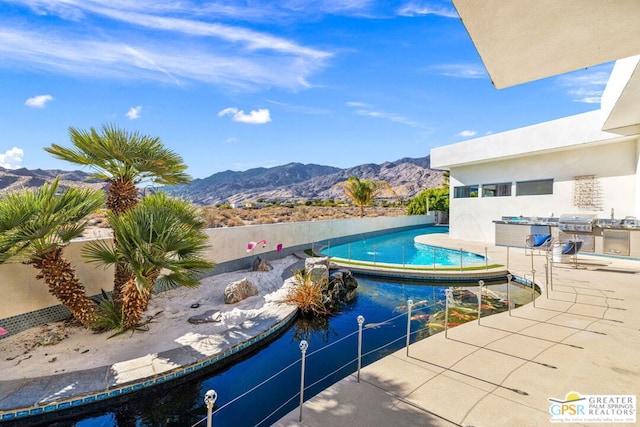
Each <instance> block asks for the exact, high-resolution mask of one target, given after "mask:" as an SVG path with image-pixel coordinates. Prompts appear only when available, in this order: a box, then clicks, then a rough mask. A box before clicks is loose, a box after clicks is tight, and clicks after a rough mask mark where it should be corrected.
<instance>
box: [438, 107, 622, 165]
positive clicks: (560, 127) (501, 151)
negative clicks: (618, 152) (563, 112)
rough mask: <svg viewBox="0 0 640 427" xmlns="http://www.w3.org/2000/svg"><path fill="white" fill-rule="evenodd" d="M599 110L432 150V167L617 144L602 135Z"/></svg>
mask: <svg viewBox="0 0 640 427" xmlns="http://www.w3.org/2000/svg"><path fill="white" fill-rule="evenodd" d="M602 120H603V117H602V114H601V112H600V111H599V110H596V111H590V112H588V113H583V114H577V115H575V116H570V117H565V118H562V119H558V120H552V121H548V122H545V123H539V124H536V125H532V126H526V127H522V128H519V129H515V130H511V131H507V132H501V133H496V134H492V135H487V136H484V137H482V138H476V139H472V140H469V141H464V142H459V143H457V144H451V145H446V146H443V147H436V148H433V149H432V150H431V167H432V168H434V169H450V168H452V167H455V166H462V165H469V164H476V163H486V162H495V161H497V160H504V159H513V158H518V157H523V156H526V157H528V156H531V155H535V154H541V153H549V152H557V151H563V150H572V149H574V148H580V147H581V146H583V145H584V144H585V143H588V144H590V145H596V144H607V143H611V142H615V141H618V140H619V139H620V138H621V136H620V135H616V134H613V133H609V132H603V131H602V130H601V126H602Z"/></svg>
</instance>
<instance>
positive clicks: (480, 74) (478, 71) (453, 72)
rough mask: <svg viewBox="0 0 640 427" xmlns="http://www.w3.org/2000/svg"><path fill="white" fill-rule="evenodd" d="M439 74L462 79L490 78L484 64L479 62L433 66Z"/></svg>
mask: <svg viewBox="0 0 640 427" xmlns="http://www.w3.org/2000/svg"><path fill="white" fill-rule="evenodd" d="M431 69H432V70H434V71H435V72H436V73H437V74H440V75H442V76H447V77H456V78H460V79H483V78H488V75H487V72H486V70H485V69H484V67H483V66H482V65H478V64H442V65H437V66H434V67H431Z"/></svg>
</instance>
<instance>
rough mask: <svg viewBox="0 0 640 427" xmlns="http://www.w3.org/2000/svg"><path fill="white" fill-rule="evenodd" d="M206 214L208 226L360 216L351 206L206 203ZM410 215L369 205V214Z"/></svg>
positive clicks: (205, 218) (375, 215) (204, 212)
mask: <svg viewBox="0 0 640 427" xmlns="http://www.w3.org/2000/svg"><path fill="white" fill-rule="evenodd" d="M202 215H203V217H204V220H205V222H206V223H207V227H209V228H217V227H237V226H242V225H254V224H273V223H281V222H304V221H323V220H332V219H346V218H358V217H359V215H360V214H359V211H358V208H356V207H351V206H304V205H296V206H265V207H261V208H228V207H215V206H206V207H204V208H202ZM401 215H406V208H404V207H368V208H366V210H365V216H366V217H377V216H401Z"/></svg>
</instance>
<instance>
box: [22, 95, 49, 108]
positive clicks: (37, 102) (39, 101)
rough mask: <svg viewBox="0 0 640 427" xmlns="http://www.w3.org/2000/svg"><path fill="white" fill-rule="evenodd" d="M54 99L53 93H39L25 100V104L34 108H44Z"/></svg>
mask: <svg viewBox="0 0 640 427" xmlns="http://www.w3.org/2000/svg"><path fill="white" fill-rule="evenodd" d="M50 101H53V96H51V95H38V96H34V97H31V98H27V100H26V101H24V105H26V106H28V107H33V108H44V107H46V106H47V103H48V102H50Z"/></svg>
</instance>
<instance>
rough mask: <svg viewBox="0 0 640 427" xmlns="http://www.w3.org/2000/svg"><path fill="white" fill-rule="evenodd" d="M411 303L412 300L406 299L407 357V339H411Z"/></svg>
mask: <svg viewBox="0 0 640 427" xmlns="http://www.w3.org/2000/svg"><path fill="white" fill-rule="evenodd" d="M412 305H413V300H411V299H410V300H408V301H407V345H406V347H407V357H409V341H410V340H411V306H412Z"/></svg>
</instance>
